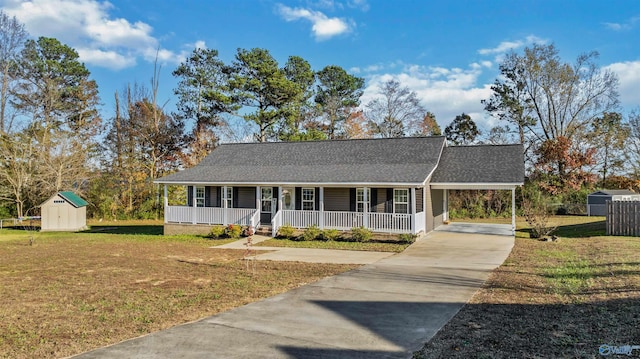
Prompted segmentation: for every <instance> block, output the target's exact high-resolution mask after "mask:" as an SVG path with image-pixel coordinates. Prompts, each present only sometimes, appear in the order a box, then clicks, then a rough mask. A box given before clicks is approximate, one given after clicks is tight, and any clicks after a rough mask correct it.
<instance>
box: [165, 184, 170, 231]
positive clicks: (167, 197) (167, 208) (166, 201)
mask: <svg viewBox="0 0 640 359" xmlns="http://www.w3.org/2000/svg"><path fill="white" fill-rule="evenodd" d="M168 212H169V196H168V195H167V184H166V183H165V184H164V223H167V218H169V217H168V216H169V213H168Z"/></svg>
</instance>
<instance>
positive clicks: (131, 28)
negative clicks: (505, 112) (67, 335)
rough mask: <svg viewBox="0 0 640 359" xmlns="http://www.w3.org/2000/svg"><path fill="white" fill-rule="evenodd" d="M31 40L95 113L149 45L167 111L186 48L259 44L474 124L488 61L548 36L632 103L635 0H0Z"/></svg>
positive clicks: (639, 6)
mask: <svg viewBox="0 0 640 359" xmlns="http://www.w3.org/2000/svg"><path fill="white" fill-rule="evenodd" d="M0 6H1V7H2V9H3V10H4V11H5V12H7V13H8V14H9V15H15V16H16V17H17V18H18V19H19V20H20V21H22V22H23V23H25V25H26V28H27V30H28V31H29V33H30V34H31V35H32V36H34V37H38V36H48V37H56V38H58V39H59V40H60V41H62V42H63V43H66V44H67V45H70V46H72V47H73V48H75V49H76V50H77V51H78V53H79V54H80V56H81V60H82V61H83V62H85V64H86V66H87V67H88V68H89V70H90V71H91V73H92V76H93V78H94V79H95V80H96V81H97V82H98V86H99V89H100V94H101V98H102V102H103V103H104V105H103V111H102V112H103V115H104V116H105V117H109V116H111V115H112V114H113V101H112V98H113V94H114V92H115V91H116V90H121V89H122V88H123V87H124V85H125V84H127V83H133V82H134V81H137V82H139V83H143V84H145V85H149V84H150V79H151V76H152V74H153V60H154V58H155V56H156V52H157V51H158V54H159V59H160V62H161V63H162V69H161V76H160V101H159V102H160V103H165V102H166V103H167V105H166V108H167V109H168V110H169V111H171V110H172V109H173V108H174V105H175V97H174V96H173V94H172V90H173V88H174V87H175V85H176V81H175V79H174V78H173V77H172V76H171V71H172V70H173V69H175V67H176V66H177V65H178V64H179V63H180V62H181V61H182V60H183V59H184V58H185V57H186V56H187V55H188V54H189V53H190V52H191V51H192V50H193V49H194V47H196V46H197V47H207V48H213V49H217V50H218V51H219V52H220V57H221V58H222V59H223V60H224V61H225V62H231V61H232V60H233V56H234V55H235V53H236V49H237V48H246V49H250V48H254V47H261V48H266V49H268V50H269V51H270V52H271V53H272V55H273V56H274V57H275V58H276V59H277V60H278V61H279V62H280V63H281V64H284V62H285V61H286V60H287V57H288V56H291V55H297V56H301V57H303V58H305V59H306V60H307V61H309V62H310V63H311V65H312V67H313V68H314V69H315V70H320V69H321V68H322V67H324V66H326V65H338V66H341V67H343V68H345V69H347V70H348V71H350V72H351V73H352V74H355V75H358V76H361V77H364V78H365V79H366V86H367V87H366V91H365V94H364V96H363V99H362V100H363V102H364V103H366V102H367V101H368V100H370V99H372V98H373V97H374V96H375V94H376V93H377V90H378V88H379V85H380V84H381V83H382V82H384V81H386V80H388V79H391V78H394V79H396V80H398V81H400V82H401V83H402V84H403V85H405V86H408V87H409V88H411V89H412V90H413V91H415V92H416V93H417V94H418V96H419V97H420V98H421V100H422V102H423V104H424V105H425V107H426V108H427V109H428V110H430V111H431V112H433V113H435V115H436V118H437V120H438V122H439V124H440V126H441V127H443V128H444V126H446V125H447V124H448V123H449V122H451V120H453V118H454V117H455V116H456V115H457V114H460V113H462V112H466V113H469V114H471V117H472V118H473V119H474V120H475V121H476V122H478V124H479V125H480V126H481V128H484V129H487V128H489V127H491V126H492V125H495V124H496V122H495V121H494V120H492V119H491V118H490V117H489V116H488V115H487V114H486V113H484V112H483V110H482V105H481V104H480V100H482V99H485V98H488V97H489V96H490V94H491V91H490V88H489V87H490V85H491V83H492V82H493V81H494V80H495V78H496V77H497V76H498V72H499V71H498V66H499V63H500V59H501V58H502V56H504V54H505V53H506V52H508V51H510V50H515V51H519V50H522V49H523V48H524V47H525V46H529V45H531V44H533V43H536V42H537V43H547V44H549V43H554V44H555V45H556V47H557V48H558V49H559V50H560V56H561V57H562V58H563V59H564V60H565V61H567V62H573V60H575V58H576V57H577V56H578V55H579V54H580V53H584V52H589V51H593V50H595V51H598V52H599V53H600V58H599V60H598V63H599V64H600V66H601V67H603V68H605V69H609V70H611V71H614V72H615V73H616V74H617V75H618V76H619V78H620V88H619V92H620V99H621V104H622V107H621V111H622V112H623V113H625V114H626V113H628V112H629V111H631V110H633V109H638V108H640V1H638V0H627V1H620V0H607V1H603V0H596V1H591V0H580V1H578V0H575V1H562V0H538V1H534V0H522V1H514V0H507V1H503V0H492V1H480V0H478V1H427V0H421V1H420V0H418V1H409V0H405V1H402V0H399V1H383V0H376V1H374V0H342V1H340V0H319V1H304V0H303V1H291V0H281V1H278V0H273V1H272V0H251V1H250V0H228V1H222V0H209V1H205V0H199V1H196V0H192V1H169V0H153V1H148V0H113V1H110V2H106V1H96V0H75V1H71V0H31V1H17V0H0Z"/></svg>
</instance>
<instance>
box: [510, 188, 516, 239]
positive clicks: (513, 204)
mask: <svg viewBox="0 0 640 359" xmlns="http://www.w3.org/2000/svg"><path fill="white" fill-rule="evenodd" d="M511 233H512V234H513V235H514V236H515V235H516V188H515V187H513V188H512V189H511Z"/></svg>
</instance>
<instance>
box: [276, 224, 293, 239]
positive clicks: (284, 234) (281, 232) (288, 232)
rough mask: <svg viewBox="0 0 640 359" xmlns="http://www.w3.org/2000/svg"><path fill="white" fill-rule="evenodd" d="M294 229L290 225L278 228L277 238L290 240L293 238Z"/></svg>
mask: <svg viewBox="0 0 640 359" xmlns="http://www.w3.org/2000/svg"><path fill="white" fill-rule="evenodd" d="M295 233H296V229H295V228H293V227H291V225H290V224H285V225H283V226H281V227H280V228H278V238H281V239H292V238H294V237H295Z"/></svg>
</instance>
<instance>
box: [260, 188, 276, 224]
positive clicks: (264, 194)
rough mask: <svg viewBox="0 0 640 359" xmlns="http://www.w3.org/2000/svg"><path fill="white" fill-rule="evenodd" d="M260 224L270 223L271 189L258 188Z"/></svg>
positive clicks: (271, 208)
mask: <svg viewBox="0 0 640 359" xmlns="http://www.w3.org/2000/svg"><path fill="white" fill-rule="evenodd" d="M260 192H261V193H260V223H262V224H267V223H269V224H270V223H271V213H272V212H273V209H274V205H273V188H272V187H262V188H260Z"/></svg>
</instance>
